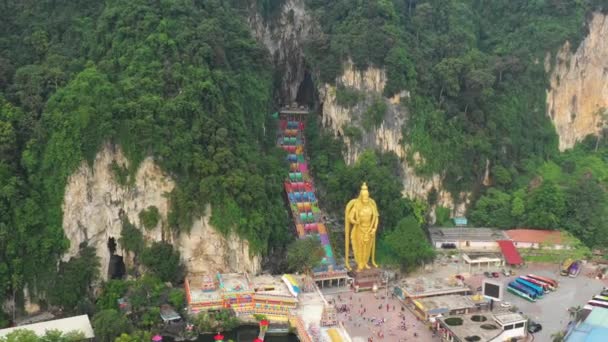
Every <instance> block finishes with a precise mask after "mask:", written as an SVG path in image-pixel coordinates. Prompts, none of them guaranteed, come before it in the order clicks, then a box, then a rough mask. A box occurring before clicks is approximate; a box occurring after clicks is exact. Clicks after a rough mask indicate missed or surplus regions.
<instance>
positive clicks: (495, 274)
mask: <svg viewBox="0 0 608 342" xmlns="http://www.w3.org/2000/svg"><path fill="white" fill-rule="evenodd" d="M492 277H494V278H498V277H500V273H498V272H492Z"/></svg>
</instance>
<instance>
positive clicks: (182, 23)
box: [0, 0, 608, 329]
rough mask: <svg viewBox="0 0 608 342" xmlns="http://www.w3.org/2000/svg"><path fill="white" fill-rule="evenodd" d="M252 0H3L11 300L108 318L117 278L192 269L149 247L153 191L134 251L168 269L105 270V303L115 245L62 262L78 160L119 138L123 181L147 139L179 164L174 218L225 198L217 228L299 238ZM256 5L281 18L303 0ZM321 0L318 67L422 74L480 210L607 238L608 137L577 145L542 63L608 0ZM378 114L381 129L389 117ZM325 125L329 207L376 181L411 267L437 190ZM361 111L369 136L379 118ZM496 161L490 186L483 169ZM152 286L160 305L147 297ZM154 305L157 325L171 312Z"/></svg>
mask: <svg viewBox="0 0 608 342" xmlns="http://www.w3.org/2000/svg"><path fill="white" fill-rule="evenodd" d="M250 3H253V0H252V1H246V0H232V1H222V0H194V1H185V0H158V1H149V0H130V1H119V0H105V1H92V0H72V1H61V0H6V1H2V2H0V298H3V299H14V300H15V302H16V304H17V307H22V304H23V302H24V298H23V289H25V288H27V289H28V290H29V294H30V295H31V296H33V297H34V299H38V300H39V301H40V302H41V304H43V306H44V305H53V306H56V307H61V308H62V309H63V310H64V311H65V312H88V313H93V312H95V309H97V310H100V312H101V313H103V315H101V316H100V317H98V318H99V320H98V321H99V322H103V321H107V322H114V321H115V320H116V321H120V320H121V317H120V315H119V314H118V313H116V312H114V311H113V310H114V309H115V305H114V304H115V300H116V298H118V297H117V296H122V295H124V294H125V293H127V292H136V293H139V292H141V294H140V295H139V297H141V298H144V297H145V298H147V300H148V301H149V303H148V304H149V306H156V304H157V303H156V301H157V299H158V298H160V295H161V293H165V292H170V291H169V290H168V289H165V287H164V285H162V284H160V283H161V282H162V281H168V280H170V281H174V282H176V281H179V278H180V277H181V273H180V272H181V268H180V266H179V255H178V254H177V252H176V251H175V250H173V248H172V246H171V245H169V244H166V243H158V244H154V245H152V246H145V247H144V246H143V242H142V240H141V231H140V230H141V229H145V228H147V229H151V228H152V227H155V226H156V223H158V220H159V217H158V211H155V209H154V208H145V211H142V216H141V218H142V222H144V225H145V227H134V226H133V225H131V224H130V223H127V222H125V227H126V228H124V229H123V234H122V235H121V239H122V240H121V241H122V242H123V244H124V245H125V246H126V248H127V249H129V250H132V251H134V252H138V253H141V255H138V258H139V257H140V259H141V260H139V261H141V263H142V264H144V265H146V266H147V267H148V268H149V270H150V272H149V273H150V275H151V276H152V277H154V278H149V279H154V280H153V281H152V280H149V281H148V282H147V281H146V280H145V279H144V280H141V279H140V280H137V281H134V282H131V283H128V284H127V283H124V284H118V285H112V284H106V288H105V292H104V293H105V294H106V295H107V297H106V298H105V299H104V302H103V303H99V302H98V303H97V307H95V305H93V301H94V298H93V297H92V294H91V287H90V284H91V283H92V282H95V281H97V280H98V277H99V274H98V273H99V272H98V264H99V260H98V258H97V257H96V256H95V254H94V253H93V252H92V250H91V248H90V247H87V246H84V245H83V246H80V247H81V249H80V254H79V256H78V257H76V258H73V259H72V260H70V261H67V262H60V261H59V258H60V256H61V255H62V254H63V253H64V252H65V251H66V249H67V248H68V246H69V241H68V240H67V239H66V237H65V236H64V233H63V229H62V215H63V213H62V210H61V204H62V201H63V196H64V191H65V187H66V182H67V180H68V176H69V175H70V174H72V173H73V172H74V171H75V170H76V169H77V168H78V167H79V165H81V164H82V163H83V162H88V163H92V162H93V160H94V158H95V156H96V154H97V152H98V151H99V150H100V147H101V146H102V145H103V144H105V143H111V144H116V145H120V146H121V147H122V150H123V151H124V152H125V154H126V156H127V158H128V160H129V161H130V164H129V168H128V169H123V168H121V167H118V166H116V167H115V168H113V170H114V173H115V175H116V178H117V180H118V181H119V182H120V183H121V184H124V185H126V186H128V185H130V184H132V181H133V174H134V171H135V170H136V169H137V167H138V165H139V163H140V162H141V161H142V160H143V159H144V158H146V157H152V158H154V160H155V162H156V163H158V165H160V166H161V167H162V169H163V170H164V171H165V172H167V173H168V174H169V175H170V176H171V177H172V178H173V179H174V180H175V181H176V184H177V186H176V188H175V190H174V191H173V192H172V193H171V194H169V197H170V199H171V212H170V214H169V219H168V220H169V222H168V226H169V227H168V228H169V229H170V232H169V233H171V234H175V235H177V234H184V233H187V232H188V230H189V229H190V227H191V224H192V221H193V218H195V217H196V216H197V215H202V214H203V212H204V209H205V207H206V205H208V204H211V205H212V207H213V209H214V210H213V216H212V218H211V223H212V224H213V226H214V227H216V228H218V229H219V230H220V231H222V232H224V233H228V232H230V231H234V232H236V233H238V234H239V235H240V236H242V237H244V238H246V239H247V240H249V242H250V243H251V246H252V249H253V250H254V251H255V252H258V253H261V254H263V255H264V254H268V253H269V252H270V251H271V250H272V249H273V248H274V247H283V246H284V245H285V244H286V243H287V242H288V241H289V240H291V239H292V233H291V232H290V230H289V229H288V228H287V227H288V222H289V221H288V216H287V212H286V210H285V208H284V203H283V198H282V197H281V196H280V194H281V192H282V186H281V181H282V180H283V177H284V174H283V169H284V167H283V165H282V163H283V160H282V158H283V156H284V155H283V152H282V151H280V150H278V149H277V148H276V147H275V146H274V145H275V141H274V131H275V128H276V127H275V124H276V122H275V121H273V119H272V118H271V116H269V115H268V113H271V112H272V111H274V110H273V109H274V104H273V103H271V99H272V96H271V95H272V92H273V87H275V86H276V84H274V80H273V70H272V67H271V65H272V63H271V58H270V56H269V55H268V52H267V51H266V50H265V49H264V48H263V47H262V46H261V45H260V44H259V43H256V42H255V40H254V39H253V38H252V37H251V34H250V31H249V28H248V27H247V21H246V20H247V18H245V17H244V15H245V14H246V13H247V11H246V10H245V8H246V6H247V5H248V4H250ZM255 3H256V4H257V9H258V10H259V11H260V12H261V13H262V15H263V16H264V17H265V18H266V19H267V20H273V18H274V16H276V14H277V13H278V11H280V9H281V5H282V4H283V3H284V0H258V1H256V2H255ZM305 3H306V6H307V9H308V10H309V11H310V13H311V15H312V16H313V17H314V18H315V19H316V20H317V21H318V22H319V23H320V25H321V28H322V31H323V34H320V35H318V36H315V37H314V39H313V40H312V41H311V42H309V44H308V45H307V46H306V58H307V62H308V64H309V67H310V68H311V70H313V71H314V75H316V78H317V79H316V80H315V81H316V82H330V83H331V82H333V80H334V79H335V77H336V76H337V75H339V74H340V73H341V71H342V65H343V62H344V61H346V60H349V59H350V60H352V61H353V62H354V64H355V65H356V67H358V68H360V69H363V68H365V67H367V66H369V65H374V66H379V67H385V68H386V70H387V73H388V75H389V79H388V83H387V86H386V88H385V89H384V95H385V96H391V95H394V94H397V93H398V92H399V91H401V90H403V89H407V90H409V91H410V92H411V98H410V99H409V100H407V101H404V104H405V106H407V107H408V110H409V113H411V115H410V117H409V119H408V122H407V125H406V126H405V127H404V130H403V135H404V142H406V143H407V144H409V146H410V147H411V148H410V149H409V152H410V154H413V153H415V152H419V153H420V154H421V156H422V157H423V159H424V160H425V162H424V163H422V164H418V165H416V170H417V172H418V173H420V174H421V175H430V174H432V173H445V175H446V182H445V183H446V186H447V188H448V190H450V191H452V192H454V193H457V192H459V191H462V190H465V191H473V192H474V194H475V199H477V198H479V200H478V201H477V202H476V203H475V204H474V205H472V209H471V212H470V215H469V216H470V217H471V219H472V221H473V222H474V223H476V224H483V225H491V226H498V227H502V228H508V227H511V226H519V225H526V226H530V227H538V228H555V229H561V228H564V229H567V230H569V231H571V232H572V233H573V235H575V236H577V237H579V238H581V239H582V240H583V241H584V242H585V243H586V244H587V245H588V246H589V247H596V246H602V245H605V244H606V242H608V241H607V240H606V236H608V224H607V222H606V220H605V219H604V217H605V214H606V208H608V202H607V201H608V197H607V196H606V187H607V185H608V183H607V182H608V180H607V179H606V171H605V170H606V166H607V165H606V161H607V158H608V148H607V147H606V139H603V138H602V139H598V140H596V139H594V138H590V139H589V140H587V141H585V142H583V143H581V144H580V145H579V146H577V147H576V148H575V149H573V150H572V151H570V152H567V153H565V154H560V153H559V152H558V150H557V137H556V133H555V130H554V128H553V126H552V125H551V123H550V121H549V119H548V118H547V116H546V113H545V87H546V85H547V81H546V80H547V75H546V74H545V71H544V65H543V64H544V63H543V62H544V58H545V55H546V53H547V52H554V51H555V50H556V49H557V48H558V47H559V46H560V45H561V44H563V42H564V41H566V40H570V41H571V42H573V43H574V45H576V44H577V42H578V41H580V40H581V38H582V37H583V36H584V34H585V26H584V23H585V16H586V15H587V14H588V13H590V12H591V11H593V10H597V9H601V8H602V7H603V6H604V7H605V6H606V5H607V3H608V1H605V0H604V1H600V0H588V1H586V0H536V1H524V0H500V1H498V0H496V1H481V0H473V1H465V0H430V1H423V0H419V1H417V0H332V1H325V0H305ZM342 91H343V93H342V94H341V96H340V101H341V102H342V103H344V104H346V105H347V106H354V104H356V102H357V101H358V97H359V94H356V93H347V92H345V91H344V90H342ZM375 103H377V105H376V106H377V107H381V106H382V103H381V102H380V101H375ZM376 109H378V108H376ZM380 109H382V108H380ZM380 109H378V110H375V112H377V113H382V112H383V111H382V110H380ZM367 116H368V117H369V118H368V120H367V123H366V126H367V127H374V126H377V125H378V121H379V120H380V119H381V118H382V116H381V115H376V114H374V113H372V111H370V112H369V115H367ZM307 127H308V128H307V132H306V135H307V139H308V140H307V143H308V144H309V146H308V148H309V151H311V157H312V159H311V166H312V168H313V172H314V174H315V177H316V178H315V179H316V181H317V182H318V184H319V185H321V187H320V188H321V189H322V190H323V191H322V193H321V199H322V203H321V204H322V206H323V207H324V208H326V209H327V210H328V211H330V212H333V213H340V211H341V210H343V205H344V203H346V201H347V200H348V199H350V198H352V197H353V196H355V195H356V193H357V191H358V189H359V186H360V182H361V181H362V180H366V181H368V184H369V186H370V189H371V191H372V195H373V197H374V198H375V199H376V201H377V203H378V205H379V207H380V208H379V209H380V212H381V214H382V220H381V222H382V227H381V228H380V229H381V238H380V243H379V247H378V249H379V254H380V257H381V258H383V259H384V260H386V261H388V262H390V263H395V264H400V265H401V266H403V267H404V268H409V267H411V265H413V264H414V263H416V262H418V261H420V260H426V259H429V258H432V251H430V250H429V249H428V248H427V247H428V246H426V245H424V244H421V243H422V242H423V240H424V239H423V238H422V237H423V233H422V227H423V225H424V224H425V217H426V210H427V208H428V206H429V205H433V204H435V203H434V201H435V199H434V198H433V196H431V197H430V201H429V203H422V202H420V201H413V200H411V199H407V198H402V197H401V188H402V180H401V179H400V177H401V175H400V174H399V162H400V161H399V160H398V158H397V157H396V156H395V155H392V154H382V153H378V152H376V151H368V152H366V153H363V154H362V156H361V158H360V159H359V160H358V161H357V162H356V163H355V164H354V165H350V166H349V165H346V164H345V163H344V162H343V159H342V150H343V149H342V144H341V142H340V141H339V139H335V138H334V137H332V136H330V135H328V134H327V132H323V131H320V130H318V129H317V128H318V124H317V123H316V121H315V118H314V117H313V118H312V119H311V122H310V123H309V125H308V126H307ZM356 129H357V128H356V127H353V129H352V130H351V134H353V135H357V134H358V135H360V134H361V132H360V131H357V130H356ZM408 158H409V159H410V162H411V161H412V160H413V157H412V155H410V156H408ZM486 161H489V162H490V165H491V166H492V169H491V176H492V179H493V180H494V184H495V185H494V186H493V187H492V188H490V189H485V188H484V187H482V186H481V185H480V184H481V179H482V177H483V175H484V171H485V165H486ZM435 197H436V196H435ZM398 241H407V243H408V244H411V245H412V246H413V245H414V244H417V245H416V246H415V247H416V248H413V247H412V248H404V246H405V245H404V244H399V243H397V242H398ZM334 245H339V244H334ZM112 286H116V289H114V290H115V291H112ZM119 290H120V291H119ZM138 291H139V292H138ZM151 293H154V295H151ZM174 297H176V298H175V301H176V302H178V303H181V302H180V301H179V300H178V299H179V298H177V297H179V296H178V295H174ZM9 301H10V300H9ZM142 301H143V299H142ZM108 303H109V304H108ZM139 304H140V305H139V307H137V308H136V309H137V310H136V313H137V314H138V315H139V314H141V315H143V312H145V311H146V307H147V306H146V305H148V304H145V303H143V302H142V303H139ZM138 310H139V311H138ZM154 317H156V319H158V317H157V316H154ZM6 318H7V317H0V325H1V324H2V323H6V320H5V319H6ZM150 320H152V318H150ZM142 322H143V323H142ZM140 323H141V325H138V324H140ZM140 323H137V324H135V323H134V324H135V325H136V327H137V328H138V329H139V328H141V329H144V328H147V327H148V326H149V325H153V324H155V322H154V321H152V322H151V323H150V322H148V320H147V319H143V318H142V320H141V322H140ZM109 325H110V326H111V325H112V324H109Z"/></svg>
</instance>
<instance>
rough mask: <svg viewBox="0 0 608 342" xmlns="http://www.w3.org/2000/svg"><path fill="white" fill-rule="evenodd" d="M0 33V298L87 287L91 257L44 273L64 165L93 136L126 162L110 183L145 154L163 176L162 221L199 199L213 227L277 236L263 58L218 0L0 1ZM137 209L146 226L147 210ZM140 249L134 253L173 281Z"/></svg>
mask: <svg viewBox="0 0 608 342" xmlns="http://www.w3.org/2000/svg"><path fill="white" fill-rule="evenodd" d="M0 32H2V33H1V34H0V189H1V191H0V298H11V297H12V296H16V297H17V302H20V301H22V297H21V295H20V293H21V291H20V290H21V289H23V288H24V287H26V286H27V288H28V289H29V290H30V293H31V294H33V295H36V294H37V293H45V292H50V293H51V294H53V293H56V294H58V295H60V294H61V293H65V292H70V291H72V292H73V295H74V296H76V297H78V296H79V295H81V294H83V290H84V291H86V290H87V289H88V282H90V281H91V280H92V279H93V278H95V277H93V275H95V274H96V273H95V272H94V270H95V269H96V268H95V263H94V262H93V263H91V264H89V265H88V266H89V267H90V269H91V270H92V271H91V273H87V275H82V276H80V277H78V276H77V275H76V274H74V272H81V271H82V268H79V267H77V266H80V267H83V265H79V264H75V265H73V266H74V267H65V268H62V270H63V271H62V272H60V276H61V277H63V278H70V277H72V278H74V279H73V281H70V282H62V281H58V279H55V278H57V276H58V275H57V274H56V272H55V269H56V265H57V258H58V257H59V256H60V255H61V254H62V253H63V252H64V251H65V250H66V248H67V247H68V244H69V241H68V240H67V239H66V238H65V237H64V235H63V230H62V211H61V203H62V200H63V195H64V188H65V185H66V181H67V177H68V176H69V175H70V174H71V173H72V172H74V171H75V170H76V168H77V167H78V166H79V165H80V164H81V163H82V162H83V161H87V162H89V163H91V162H92V161H93V160H94V157H95V155H96V153H97V152H98V151H99V150H100V148H101V146H102V145H103V144H105V143H111V144H116V145H118V146H121V148H122V149H123V151H124V153H125V155H126V156H127V158H128V160H129V161H130V164H129V167H128V169H127V170H117V171H120V172H116V173H117V176H120V177H118V178H119V179H120V180H121V181H122V182H123V183H125V184H127V183H128V182H130V181H131V178H132V176H133V173H134V171H135V170H136V169H137V167H138V164H139V163H140V162H141V161H142V160H143V159H144V158H145V157H147V156H152V157H153V158H154V159H155V161H156V162H157V163H158V164H159V165H160V166H161V167H162V168H163V169H164V170H165V171H167V172H168V173H169V174H170V175H171V176H172V177H173V178H174V179H175V180H176V181H177V183H178V186H177V187H176V189H175V191H173V192H172V193H171V194H170V199H171V203H172V212H171V213H170V215H169V216H170V217H169V226H170V228H171V229H172V230H173V233H174V234H178V233H180V232H187V231H188V230H189V228H190V226H191V223H192V220H193V218H194V217H196V215H201V214H203V213H204V210H205V206H206V204H212V205H213V207H214V208H216V210H214V211H213V217H212V223H213V224H214V226H215V227H218V229H220V230H222V231H223V232H228V231H231V230H232V231H236V232H237V233H238V234H240V235H241V236H243V237H245V238H247V239H248V240H249V241H250V243H251V246H252V247H253V249H254V250H255V251H256V252H265V251H266V250H267V247H268V245H279V244H281V243H283V242H284V241H287V240H288V239H290V233H289V232H288V231H287V230H286V229H285V227H286V226H287V215H286V211H285V210H284V204H283V201H282V198H281V196H280V195H279V194H280V193H281V189H282V188H281V180H282V171H283V169H282V167H281V166H282V164H281V158H282V157H283V155H282V153H281V152H280V151H278V149H276V148H275V147H274V141H273V135H268V136H267V135H264V130H265V126H266V125H267V124H269V122H268V123H267V122H266V120H267V118H268V116H267V113H269V111H270V109H271V107H272V104H271V103H270V95H271V93H272V83H271V74H272V73H271V69H270V63H268V59H267V58H268V56H267V53H266V51H265V50H264V49H263V48H262V47H261V46H260V45H258V44H257V43H256V42H255V41H254V40H253V39H252V38H251V36H250V33H249V30H248V27H247V25H246V22H245V21H244V20H243V17H242V16H240V15H239V14H238V13H237V12H236V11H235V10H234V7H233V6H232V5H231V4H230V3H227V2H224V1H217V0H205V1H173V0H171V1H170V0H162V1H146V0H135V1H126V2H125V1H116V0H108V1H101V2H100V1H88V0H78V1H56V0H48V1H46V0H45V1H3V2H1V3H0ZM267 128H268V127H267ZM269 129H271V131H273V129H274V128H273V127H270V128H269ZM123 171H124V172H123ZM142 215H143V217H144V219H145V220H144V222H145V224H146V226H150V225H152V226H153V225H155V223H156V220H157V218H155V217H156V215H155V212H154V209H150V208H148V209H147V211H145V212H143V214H142ZM138 228H139V229H143V228H144V227H138ZM131 238H133V236H131ZM135 241H136V240H135ZM152 248H157V249H158V251H163V253H164V252H166V253H165V254H167V255H169V257H170V258H173V257H171V256H170V255H171V251H164V249H166V248H165V247H163V246H160V245H159V246H156V247H154V246H153V247H152ZM158 251H156V252H158ZM152 252H155V251H152ZM148 254H150V253H148ZM87 255H88V254H87ZM154 258H158V255H154V253H152V254H151V255H147V254H146V251H143V252H142V255H141V261H142V263H145V264H146V265H147V266H148V267H149V268H152V269H156V270H157V273H159V276H160V277H161V278H164V279H167V280H169V279H171V280H173V279H172V274H168V273H167V272H165V271H164V269H163V267H164V266H163V265H159V263H158V262H155V261H154V260H150V259H154ZM87 260H88V259H87ZM60 283H61V287H58V288H57V289H48V285H47V284H58V286H59V284H60ZM70 285H72V286H73V288H69V289H68V288H66V286H70ZM83 287H84V288H83ZM84 297H86V296H82V298H84ZM43 298H46V301H48V303H49V304H57V305H62V304H65V305H66V309H70V310H71V309H73V308H74V307H75V305H74V303H73V300H72V298H66V299H65V301H64V300H63V299H62V298H60V299H57V296H55V295H50V296H48V297H46V296H45V297H43ZM56 299H57V300H56Z"/></svg>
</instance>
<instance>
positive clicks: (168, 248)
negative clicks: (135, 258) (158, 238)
mask: <svg viewBox="0 0 608 342" xmlns="http://www.w3.org/2000/svg"><path fill="white" fill-rule="evenodd" d="M141 262H142V263H143V264H144V265H145V266H146V267H147V268H148V269H149V270H150V271H151V272H152V273H153V274H155V275H156V276H158V277H159V278H160V279H161V280H162V281H171V282H174V283H177V282H180V281H181V280H183V276H184V266H183V264H182V263H181V260H180V257H179V252H178V251H176V250H174V249H173V245H171V244H169V243H167V242H153V243H152V245H151V246H150V247H146V248H145V249H144V251H143V253H142V255H141Z"/></svg>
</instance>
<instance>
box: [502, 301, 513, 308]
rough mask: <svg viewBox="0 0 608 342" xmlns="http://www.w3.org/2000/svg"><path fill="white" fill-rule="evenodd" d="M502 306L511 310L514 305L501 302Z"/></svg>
mask: <svg viewBox="0 0 608 342" xmlns="http://www.w3.org/2000/svg"><path fill="white" fill-rule="evenodd" d="M500 306H501V307H503V308H510V307H511V306H512V305H511V303H509V302H501V303H500Z"/></svg>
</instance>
